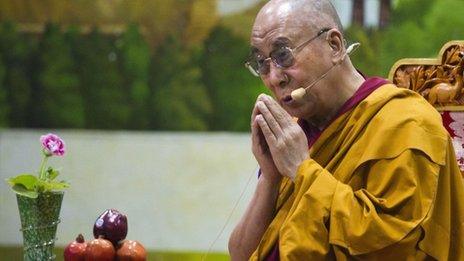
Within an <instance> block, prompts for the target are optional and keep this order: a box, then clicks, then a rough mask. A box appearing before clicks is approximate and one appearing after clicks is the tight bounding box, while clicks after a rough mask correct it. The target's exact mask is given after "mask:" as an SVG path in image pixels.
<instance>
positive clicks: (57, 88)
mask: <svg viewBox="0 0 464 261" xmlns="http://www.w3.org/2000/svg"><path fill="white" fill-rule="evenodd" d="M37 60H38V64H37V67H36V69H37V71H36V73H37V74H36V77H37V78H36V79H35V80H36V81H37V85H36V89H34V90H33V91H34V93H33V97H34V99H32V101H33V103H32V104H33V106H32V107H33V109H32V112H33V126H34V127H47V126H54V127H58V128H82V127H84V120H85V119H84V103H83V97H82V95H81V94H80V92H79V77H78V75H77V74H76V73H75V72H74V66H75V65H74V59H73V57H72V53H71V47H70V46H69V45H68V44H67V43H66V40H65V37H64V35H63V34H62V33H61V32H60V30H59V28H58V26H56V25H53V24H48V25H47V27H46V28H45V31H44V34H43V38H42V41H41V42H40V44H39V48H38V52H37Z"/></svg>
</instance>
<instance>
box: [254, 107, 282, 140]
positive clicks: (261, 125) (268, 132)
mask: <svg viewBox="0 0 464 261" xmlns="http://www.w3.org/2000/svg"><path fill="white" fill-rule="evenodd" d="M256 122H257V123H258V125H259V128H260V129H261V131H262V132H263V135H264V138H265V139H266V142H267V144H268V145H269V146H273V147H275V145H276V143H277V139H276V136H275V135H274V133H273V132H272V131H271V129H270V128H269V125H268V124H267V122H266V120H265V119H264V116H263V115H261V114H260V115H257V116H256Z"/></svg>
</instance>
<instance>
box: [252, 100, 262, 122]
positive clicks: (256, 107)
mask: <svg viewBox="0 0 464 261" xmlns="http://www.w3.org/2000/svg"><path fill="white" fill-rule="evenodd" d="M259 113H260V112H259V109H258V106H256V103H255V107H253V111H252V112H251V124H250V125H251V126H253V123H254V122H255V118H256V115H258V114H259Z"/></svg>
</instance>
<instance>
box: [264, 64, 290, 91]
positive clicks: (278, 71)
mask: <svg viewBox="0 0 464 261" xmlns="http://www.w3.org/2000/svg"><path fill="white" fill-rule="evenodd" d="M268 77H269V82H270V84H271V85H272V87H280V88H284V87H285V86H286V85H287V84H288V77H287V75H286V74H285V73H284V72H283V68H280V67H278V66H277V65H276V64H275V63H274V62H270V63H269V75H268Z"/></svg>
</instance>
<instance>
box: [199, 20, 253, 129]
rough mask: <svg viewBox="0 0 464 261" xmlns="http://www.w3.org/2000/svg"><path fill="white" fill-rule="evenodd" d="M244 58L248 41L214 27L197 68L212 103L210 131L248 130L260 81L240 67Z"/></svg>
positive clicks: (223, 29)
mask: <svg viewBox="0 0 464 261" xmlns="http://www.w3.org/2000/svg"><path fill="white" fill-rule="evenodd" d="M247 54H248V43H247V41H245V40H244V39H242V38H239V37H237V36H235V35H233V34H232V32H231V30H230V29H228V28H225V27H223V26H218V27H216V28H215V29H214V30H213V31H212V32H211V35H210V36H209V38H208V39H207V40H206V41H205V47H204V52H203V55H202V57H201V61H200V63H201V65H200V66H201V69H202V72H203V82H204V83H205V85H206V87H207V89H208V93H209V95H210V97H211V101H212V102H213V113H212V114H211V117H210V120H209V122H210V127H211V130H232V131H244V130H248V128H249V126H250V116H251V115H250V114H251V110H252V108H253V105H254V100H255V98H256V96H257V95H258V93H259V91H260V90H261V88H259V86H260V85H261V81H260V80H259V78H256V77H254V76H252V75H251V74H250V73H248V72H247V70H246V69H245V67H244V66H243V62H244V61H245V60H246V55H247ZM245 116H249V117H245Z"/></svg>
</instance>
